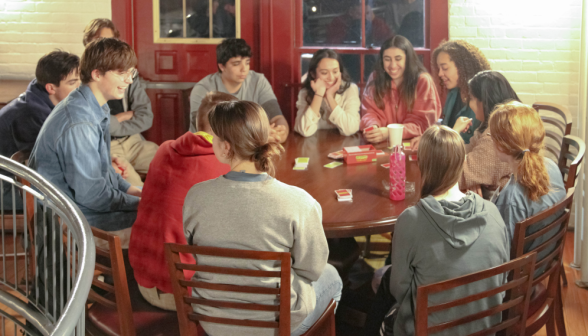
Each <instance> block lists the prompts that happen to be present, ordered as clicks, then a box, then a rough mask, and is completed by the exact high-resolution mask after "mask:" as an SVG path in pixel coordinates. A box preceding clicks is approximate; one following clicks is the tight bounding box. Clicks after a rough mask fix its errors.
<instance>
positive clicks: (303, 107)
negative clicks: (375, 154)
mask: <svg viewBox="0 0 588 336" xmlns="http://www.w3.org/2000/svg"><path fill="white" fill-rule="evenodd" d="M360 105H361V102H360V99H359V89H358V88H357V85H355V84H353V83H351V81H350V78H349V75H348V74H347V71H345V68H344V67H343V64H342V63H341V58H340V56H339V55H338V54H337V53H336V52H335V51H334V50H332V49H321V50H319V51H317V52H315V53H314V55H313V56H312V59H311V60H310V65H309V68H308V76H307V77H306V80H305V81H304V84H303V87H302V90H300V93H299V94H298V101H297V102H296V108H297V109H298V113H297V115H296V124H295V125H294V130H295V131H296V132H298V133H300V134H301V135H303V136H305V137H308V136H311V135H313V134H314V133H316V130H317V129H331V128H337V129H339V132H341V134H343V135H346V136H348V135H352V134H354V133H355V132H357V131H358V130H359V121H360V115H359V107H360Z"/></svg>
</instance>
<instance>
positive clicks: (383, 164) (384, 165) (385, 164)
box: [380, 163, 390, 169]
mask: <svg viewBox="0 0 588 336" xmlns="http://www.w3.org/2000/svg"><path fill="white" fill-rule="evenodd" d="M380 166H382V167H384V168H386V169H390V164H389V163H382V164H381V165H380Z"/></svg>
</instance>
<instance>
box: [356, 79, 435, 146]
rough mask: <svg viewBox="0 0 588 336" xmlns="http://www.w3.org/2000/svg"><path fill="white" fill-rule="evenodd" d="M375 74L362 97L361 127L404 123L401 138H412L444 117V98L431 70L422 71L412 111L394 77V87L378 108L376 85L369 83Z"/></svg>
mask: <svg viewBox="0 0 588 336" xmlns="http://www.w3.org/2000/svg"><path fill="white" fill-rule="evenodd" d="M372 77H373V75H372V76H371V77H370V79H369V81H368V85H367V88H366V90H365V91H364V93H363V98H362V100H361V124H360V129H361V130H363V129H364V128H366V127H369V126H372V125H377V126H378V127H386V125H388V124H403V125H404V131H403V134H402V139H410V138H414V137H416V136H420V135H422V134H423V132H425V130H426V129H427V128H428V127H429V126H431V125H433V124H435V123H436V122H437V120H438V119H439V118H440V117H441V111H442V105H441V100H440V99H439V94H438V93H437V88H436V87H435V83H434V82H433V79H432V78H431V76H430V75H429V74H427V73H422V74H421V75H420V77H419V81H418V83H417V87H416V90H417V92H416V100H415V101H414V106H413V108H412V111H408V107H407V105H406V102H404V100H402V99H400V93H399V91H398V88H397V87H396V85H395V84H394V81H392V90H391V91H390V93H389V94H388V95H386V97H385V98H384V109H383V110H382V109H380V108H378V106H377V105H376V102H375V100H374V96H373V93H372V92H373V91H374V90H375V88H374V87H373V86H371V85H370V84H369V82H371V81H372V79H373V78H372Z"/></svg>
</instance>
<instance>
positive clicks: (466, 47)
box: [431, 40, 492, 102]
mask: <svg viewBox="0 0 588 336" xmlns="http://www.w3.org/2000/svg"><path fill="white" fill-rule="evenodd" d="M441 52H445V53H447V54H448V55H449V58H451V60H452V61H453V63H455V66H456V67H457V74H458V75H459V80H458V82H457V86H458V87H459V92H460V94H461V100H462V101H464V102H467V101H468V97H469V92H470V91H469V88H468V81H469V80H470V78H472V77H474V75H475V74H477V73H478V72H480V71H483V70H492V69H491V68H490V63H489V62H488V60H487V59H486V56H484V54H482V52H481V51H480V49H478V47H476V46H474V45H472V44H470V43H468V42H466V41H464V40H451V41H442V42H441V44H440V45H439V46H438V47H437V49H435V51H433V57H432V58H431V63H432V64H431V67H432V69H433V73H436V74H438V73H439V67H437V56H439V53H441ZM439 84H440V85H441V87H442V88H443V89H444V90H445V89H446V88H445V86H444V85H443V81H442V80H441V78H439Z"/></svg>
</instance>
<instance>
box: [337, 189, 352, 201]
mask: <svg viewBox="0 0 588 336" xmlns="http://www.w3.org/2000/svg"><path fill="white" fill-rule="evenodd" d="M335 194H337V200H338V201H339V202H344V201H352V200H353V194H352V191H351V189H337V190H335Z"/></svg>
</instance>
